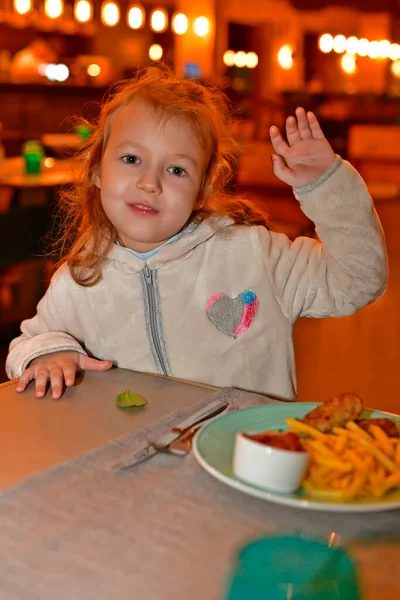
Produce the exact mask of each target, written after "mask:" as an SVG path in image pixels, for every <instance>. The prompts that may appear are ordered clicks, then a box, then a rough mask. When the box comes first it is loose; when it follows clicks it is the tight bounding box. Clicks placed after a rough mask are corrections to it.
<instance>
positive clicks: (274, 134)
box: [269, 125, 289, 155]
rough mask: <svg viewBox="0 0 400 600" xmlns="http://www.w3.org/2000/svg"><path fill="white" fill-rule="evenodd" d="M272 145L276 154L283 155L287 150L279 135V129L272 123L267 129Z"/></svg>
mask: <svg viewBox="0 0 400 600" xmlns="http://www.w3.org/2000/svg"><path fill="white" fill-rule="evenodd" d="M269 135H270V138H271V143H272V146H273V148H274V150H275V152H276V153H277V154H281V155H284V154H285V153H286V152H287V151H288V150H289V146H288V145H287V143H286V142H285V140H284V139H283V137H282V136H281V134H280V132H279V129H278V128H277V127H275V125H272V127H270V130H269Z"/></svg>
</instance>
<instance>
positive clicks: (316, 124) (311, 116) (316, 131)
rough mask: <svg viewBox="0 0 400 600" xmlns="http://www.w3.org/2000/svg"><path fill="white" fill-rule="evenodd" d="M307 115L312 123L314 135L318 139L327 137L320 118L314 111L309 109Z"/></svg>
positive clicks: (310, 123)
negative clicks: (319, 120)
mask: <svg viewBox="0 0 400 600" xmlns="http://www.w3.org/2000/svg"><path fill="white" fill-rule="evenodd" d="M307 117H308V123H309V125H310V129H311V132H312V135H313V137H314V138H316V139H323V138H325V136H324V134H323V131H322V129H321V126H320V124H319V122H318V119H317V117H316V116H315V115H314V113H313V112H311V111H309V112H308V113H307Z"/></svg>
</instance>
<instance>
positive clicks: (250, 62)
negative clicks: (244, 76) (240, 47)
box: [246, 52, 258, 69]
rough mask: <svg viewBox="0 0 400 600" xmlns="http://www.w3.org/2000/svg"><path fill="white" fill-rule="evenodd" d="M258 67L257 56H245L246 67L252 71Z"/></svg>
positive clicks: (249, 54)
mask: <svg viewBox="0 0 400 600" xmlns="http://www.w3.org/2000/svg"><path fill="white" fill-rule="evenodd" d="M257 65H258V56H257V54H256V53H255V52H248V53H247V56H246V67H247V68H248V69H254V68H255V67H256V66H257Z"/></svg>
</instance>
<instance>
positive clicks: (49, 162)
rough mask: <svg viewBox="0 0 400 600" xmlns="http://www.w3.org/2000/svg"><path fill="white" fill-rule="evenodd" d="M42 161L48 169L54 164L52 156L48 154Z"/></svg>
mask: <svg viewBox="0 0 400 600" xmlns="http://www.w3.org/2000/svg"><path fill="white" fill-rule="evenodd" d="M43 162H44V166H45V167H47V168H48V169H51V168H52V167H54V165H55V164H56V161H55V160H54V158H51V156H48V157H47V158H45V159H44V161H43Z"/></svg>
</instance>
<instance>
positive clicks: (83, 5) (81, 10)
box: [74, 0, 93, 23]
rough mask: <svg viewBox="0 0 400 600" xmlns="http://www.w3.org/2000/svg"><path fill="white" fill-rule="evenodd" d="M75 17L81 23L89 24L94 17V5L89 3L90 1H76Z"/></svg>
mask: <svg viewBox="0 0 400 600" xmlns="http://www.w3.org/2000/svg"><path fill="white" fill-rule="evenodd" d="M74 16H75V19H76V20H77V21H79V23H89V21H91V19H92V17H93V7H92V3H91V2H88V0H76V1H75V6H74Z"/></svg>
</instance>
